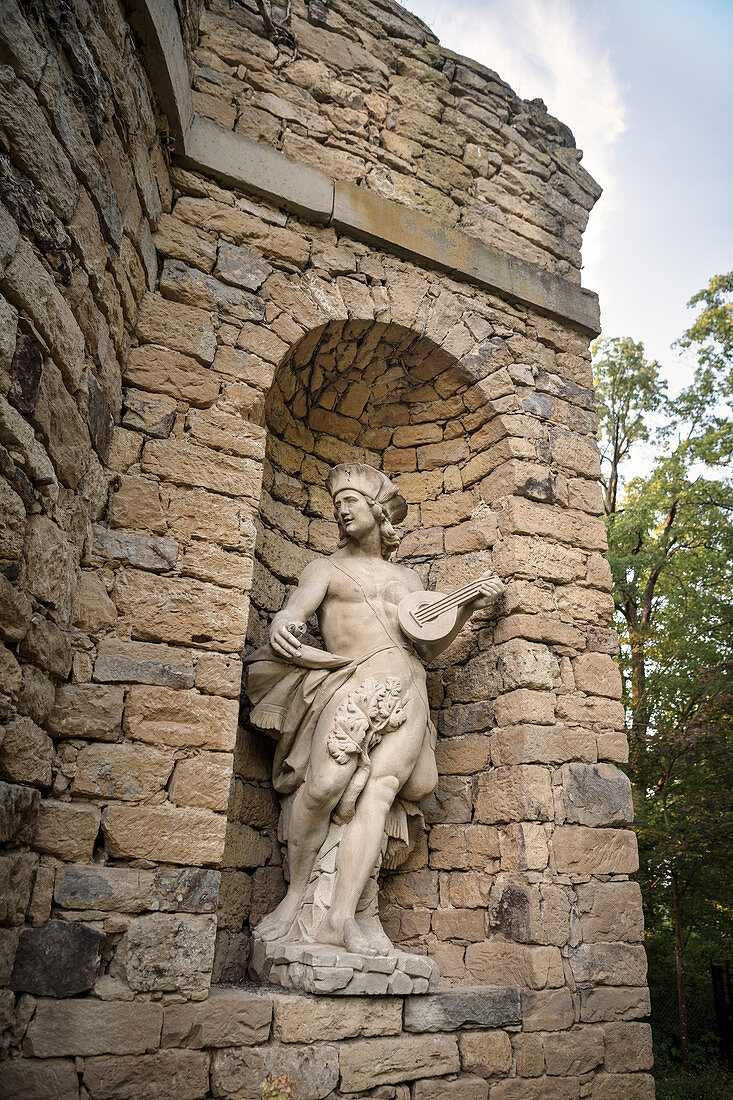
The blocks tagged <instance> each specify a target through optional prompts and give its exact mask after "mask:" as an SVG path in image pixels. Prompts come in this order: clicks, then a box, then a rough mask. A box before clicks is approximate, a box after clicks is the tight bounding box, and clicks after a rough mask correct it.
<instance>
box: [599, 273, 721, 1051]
mask: <svg viewBox="0 0 733 1100" xmlns="http://www.w3.org/2000/svg"><path fill="white" fill-rule="evenodd" d="M732 292H733V274H731V275H729V276H719V277H716V278H715V279H713V280H711V283H710V285H709V286H708V287H707V288H706V290H704V291H701V292H700V293H699V294H697V295H695V297H694V298H693V299H692V300H691V303H690V304H691V305H692V306H697V305H700V304H702V305H703V310H702V312H701V314H700V315H699V316H698V317H697V319H696V320H695V322H694V323H693V325H692V326H691V327H690V328H689V329H688V330H687V332H686V333H685V334H684V335H683V337H682V339H681V340H680V342H679V344H680V346H681V347H683V348H685V349H690V350H693V351H694V352H695V353H696V356H697V366H696V369H695V373H694V378H693V381H692V382H691V384H690V385H689V386H687V387H686V388H685V389H684V390H683V391H682V393H681V394H680V396H679V398H677V399H675V401H674V402H673V403H669V402H668V401H667V400H666V393H665V392H664V389H663V386H662V384H661V379H660V374H659V370H660V368H659V365H658V364H657V363H650V362H648V361H647V360H646V358H645V355H644V349H643V346H642V345H641V344H638V343H635V342H634V341H633V340H630V339H628V338H626V339H614V340H606V341H599V342H597V343H596V345H595V347H594V366H595V371H596V378H597V393H598V398H597V404H598V415H599V435H600V442H601V451H602V456H603V479H602V480H603V486H604V490H605V509H606V522H607V527H608V536H609V561H610V564H611V569H612V573H613V578H614V599H615V604H616V609H617V613H618V627H619V634H620V637H621V642H622V671H623V673H624V681H625V686H626V702H627V705H628V711H629V716H630V729H629V742H630V762H631V773H632V782H633V783H634V789H635V800H636V806H637V833H638V835H639V845H640V856H641V859H642V876H643V877H644V878H645V879H646V891H645V894H646V899H647V908H648V910H649V909H650V908H651V909H652V910H653V911H654V918H655V920H656V923H657V924H658V925H660V926H663V925H664V924H665V922H667V924H668V925H669V926H671V928H672V930H673V932H674V944H675V947H674V952H675V964H676V974H677V989H678V1004H679V1018H680V1045H681V1053H682V1061H683V1065H684V1066H685V1068H686V1069H687V1070H689V1052H688V1039H687V1012H686V1005H685V981H684V955H685V950H686V947H687V945H688V943H689V940H690V936H692V935H694V934H698V935H699V934H701V930H702V931H704V930H706V929H707V930H709V929H710V928H712V927H713V926H714V925H715V924H716V921H719V915H720V912H721V909H723V908H725V907H726V906H727V907H728V909H730V901H729V897H728V890H729V888H728V887H727V885H726V874H725V872H726V869H727V867H729V866H730V865H731V862H733V825H732V820H733V814H732V813H731V797H730V791H731V789H732V788H733V766H732V764H731V757H732V754H733V746H732V745H731V725H732V723H731V717H733V703H732V702H731V701H732V700H733V686H732V681H733V610H732V609H733V483H732V482H731V478H730V472H729V471H728V472H726V470H725V469H724V463H725V462H726V461H729V460H730V447H729V443H730V441H731V438H732V437H733V418H732V417H731V410H730V398H731V365H732V364H733V354H732V353H733V312H732V310H731V303H730V300H729V299H730V296H731V293H732ZM659 409H662V410H663V411H665V412H666V414H667V416H668V422H667V424H666V425H660V428H659V430H658V431H657V432H654V431H653V430H652V428H651V427H650V425H649V416H650V413H651V412H652V411H655V410H659ZM652 440H654V441H655V442H656V444H657V455H656V458H655V460H654V462H653V464H652V469H651V471H650V472H649V473H648V474H646V475H645V476H637V477H635V478H631V479H630V480H628V482H627V483H626V484H624V477H623V475H624V467H625V466H627V465H628V462H627V460H628V458H629V456H630V454H631V452H632V449H633V447H634V445H635V444H637V443H640V442H647V443H648V442H650V441H652ZM716 475H717V476H716ZM725 861H727V864H726V862H725Z"/></svg>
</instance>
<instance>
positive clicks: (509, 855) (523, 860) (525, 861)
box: [499, 822, 549, 871]
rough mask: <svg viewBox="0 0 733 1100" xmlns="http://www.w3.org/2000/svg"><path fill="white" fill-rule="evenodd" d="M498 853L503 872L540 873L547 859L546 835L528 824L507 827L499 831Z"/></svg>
mask: <svg viewBox="0 0 733 1100" xmlns="http://www.w3.org/2000/svg"><path fill="white" fill-rule="evenodd" d="M499 851H500V853H501V869H502V870H503V871H542V870H544V868H545V867H546V866H547V861H548V858H549V851H548V847H547V833H546V832H545V830H544V828H543V827H542V825H536V824H532V823H530V822H520V823H518V824H512V825H507V826H506V827H505V828H503V829H501V830H500V831H499Z"/></svg>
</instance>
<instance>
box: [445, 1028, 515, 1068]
mask: <svg viewBox="0 0 733 1100" xmlns="http://www.w3.org/2000/svg"><path fill="white" fill-rule="evenodd" d="M458 1046H459V1048H460V1052H461V1067H462V1069H463V1070H465V1071H466V1072H467V1073H477V1074H479V1076H481V1077H498V1076H499V1075H503V1074H506V1073H508V1072H509V1070H510V1069H511V1068H512V1044H511V1041H510V1039H509V1036H508V1035H507V1033H506V1032H505V1031H472V1032H469V1033H467V1034H465V1035H461V1036H460V1037H459V1039H458Z"/></svg>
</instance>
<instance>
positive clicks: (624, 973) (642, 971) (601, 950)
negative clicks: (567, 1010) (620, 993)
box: [568, 943, 646, 985]
mask: <svg viewBox="0 0 733 1100" xmlns="http://www.w3.org/2000/svg"><path fill="white" fill-rule="evenodd" d="M568 957H569V960H570V968H571V970H572V972H573V977H574V978H575V980H576V982H578V983H579V984H581V985H587V984H593V985H645V984H646V952H645V951H644V948H643V947H641V946H639V945H636V944H630V943H588V944H585V943H583V944H581V945H580V946H579V947H573V948H571V949H570V951H569V956H568Z"/></svg>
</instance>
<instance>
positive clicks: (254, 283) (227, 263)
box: [214, 240, 272, 291]
mask: <svg viewBox="0 0 733 1100" xmlns="http://www.w3.org/2000/svg"><path fill="white" fill-rule="evenodd" d="M214 273H215V274H216V275H218V276H219V278H220V279H223V280H224V282H225V283H231V284H232V285H233V286H240V287H243V288H244V289H245V290H253V291H257V290H259V289H260V287H261V286H262V284H263V283H264V281H265V279H266V278H267V277H268V275H270V274H271V273H272V267H271V265H270V264H268V262H267V261H266V260H263V259H262V257H261V256H257V255H256V254H255V253H254V252H250V250H249V249H248V248H244V246H243V245H235V244H229V243H228V241H224V240H223V241H221V242H220V243H219V251H218V254H217V258H216V267H215V268H214Z"/></svg>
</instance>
